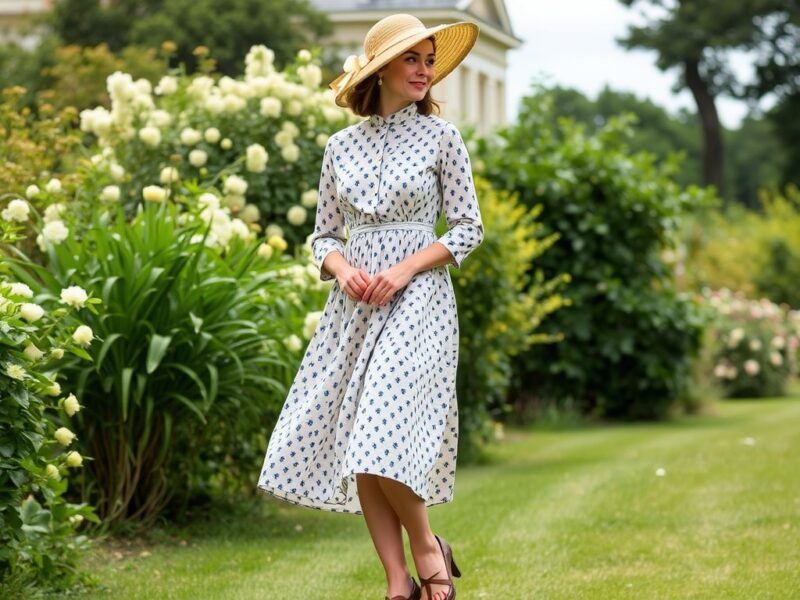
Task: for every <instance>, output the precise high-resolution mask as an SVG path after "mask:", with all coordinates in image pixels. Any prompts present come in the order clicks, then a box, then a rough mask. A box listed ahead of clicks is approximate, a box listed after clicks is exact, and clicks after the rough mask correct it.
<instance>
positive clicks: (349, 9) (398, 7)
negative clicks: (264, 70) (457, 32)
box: [311, 0, 521, 46]
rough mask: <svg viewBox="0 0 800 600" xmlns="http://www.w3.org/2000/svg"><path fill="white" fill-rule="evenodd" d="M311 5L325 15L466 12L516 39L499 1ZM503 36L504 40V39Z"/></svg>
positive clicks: (321, 1) (330, 1)
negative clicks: (391, 12) (373, 12)
mask: <svg viewBox="0 0 800 600" xmlns="http://www.w3.org/2000/svg"><path fill="white" fill-rule="evenodd" d="M311 4H312V5H313V6H314V7H315V8H316V9H317V10H320V11H322V12H326V13H339V14H346V13H363V12H366V11H384V12H385V11H395V12H409V13H411V14H415V13H421V16H422V17H424V13H426V12H442V11H447V12H460V13H466V14H468V15H470V16H471V17H473V18H474V19H475V20H477V21H479V22H483V23H486V24H487V25H490V26H492V27H494V28H496V29H497V30H498V32H502V33H501V34H500V35H502V34H505V36H508V37H507V39H509V40H512V41H515V42H517V43H512V46H517V45H518V42H520V41H521V40H519V38H517V37H516V36H515V35H514V32H513V31H512V30H511V20H510V19H509V17H508V12H507V11H506V7H505V2H503V0H311ZM505 36H504V37H505Z"/></svg>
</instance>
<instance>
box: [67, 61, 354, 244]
mask: <svg viewBox="0 0 800 600" xmlns="http://www.w3.org/2000/svg"><path fill="white" fill-rule="evenodd" d="M273 60H274V54H273V52H272V51H271V50H270V49H269V48H266V47H264V46H254V47H253V48H252V49H251V51H250V52H249V53H248V55H247V57H246V59H245V62H246V65H247V66H246V70H245V73H244V75H243V76H242V77H241V78H235V79H234V78H232V77H229V76H222V77H216V79H215V78H214V77H212V74H198V75H195V76H192V77H189V76H186V75H184V74H182V73H181V72H180V71H178V70H176V71H173V72H172V73H171V74H170V75H167V76H165V77H163V78H162V79H161V80H160V81H159V82H158V83H157V84H156V86H155V87H153V86H151V84H150V83H149V82H148V81H147V80H144V79H138V80H135V81H134V80H133V78H132V77H131V76H130V75H128V74H126V73H121V72H118V73H114V74H113V75H111V76H110V77H109V79H108V89H109V94H110V96H111V108H110V110H109V109H106V108H105V107H102V106H98V107H95V108H93V109H84V110H83V111H81V128H82V129H83V130H84V131H86V132H90V133H92V134H94V135H95V136H96V137H97V140H98V144H99V148H100V149H101V152H100V153H99V154H98V155H95V157H93V158H92V160H93V161H95V162H96V163H98V164H101V165H105V167H106V170H107V172H108V173H110V174H111V175H112V177H113V178H114V179H115V180H116V181H114V182H113V183H114V184H115V185H116V186H117V187H118V188H119V189H118V192H119V201H120V202H121V203H122V204H123V205H124V206H125V207H126V209H127V210H128V212H129V213H131V212H132V211H133V209H134V207H135V206H136V205H137V204H139V203H140V202H141V201H142V197H141V190H142V189H143V188H144V187H145V186H148V185H153V184H155V185H165V186H167V187H169V186H171V185H173V184H174V183H176V182H177V181H178V180H184V179H188V180H196V181H197V182H198V185H200V186H201V187H207V186H221V187H222V189H223V190H224V191H225V194H224V198H223V206H225V207H227V208H229V209H230V211H231V213H232V214H233V215H236V216H237V217H240V218H241V219H242V220H243V221H245V222H246V223H248V224H254V225H256V226H257V227H256V230H259V231H260V230H262V229H264V227H266V226H268V225H271V228H270V229H269V230H268V231H269V232H270V233H275V234H278V235H280V236H281V237H283V238H284V239H286V240H287V241H288V242H290V243H293V244H297V243H302V241H303V240H304V238H305V235H306V231H308V230H309V229H310V228H311V227H312V226H313V222H312V221H313V217H314V211H313V210H309V209H312V208H314V207H316V201H317V182H318V181H319V171H320V166H319V165H320V164H321V161H322V152H323V150H324V148H325V145H326V143H327V140H328V137H329V135H330V134H331V133H333V132H334V131H337V130H338V129H340V128H341V127H343V126H345V125H347V124H349V123H351V122H355V121H357V120H358V119H359V118H358V117H356V116H355V115H354V114H353V113H352V112H350V111H346V110H344V109H342V108H340V107H338V106H336V105H335V103H334V101H333V93H332V91H331V90H329V89H322V88H321V83H322V80H321V71H320V68H319V66H318V65H317V63H316V62H315V58H314V56H313V55H312V54H311V53H310V52H309V51H308V50H301V51H300V52H298V54H297V57H296V61H295V62H294V63H292V64H290V65H288V66H287V67H286V69H285V70H284V71H277V70H276V69H275V66H274V64H273ZM165 169H167V171H165ZM165 173H166V174H165Z"/></svg>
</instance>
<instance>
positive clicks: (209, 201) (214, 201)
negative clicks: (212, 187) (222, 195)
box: [197, 192, 219, 210]
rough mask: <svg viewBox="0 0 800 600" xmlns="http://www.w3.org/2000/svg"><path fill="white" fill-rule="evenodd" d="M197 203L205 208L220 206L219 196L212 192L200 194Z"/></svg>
mask: <svg viewBox="0 0 800 600" xmlns="http://www.w3.org/2000/svg"><path fill="white" fill-rule="evenodd" d="M197 203H198V204H199V205H200V206H201V207H203V208H206V207H211V208H213V209H215V210H216V209H218V208H219V198H218V197H217V195H216V194H212V193H211V192H205V193H203V194H200V196H199V197H198V198H197Z"/></svg>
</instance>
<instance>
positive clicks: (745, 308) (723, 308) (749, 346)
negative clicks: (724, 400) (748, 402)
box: [700, 288, 800, 398]
mask: <svg viewBox="0 0 800 600" xmlns="http://www.w3.org/2000/svg"><path fill="white" fill-rule="evenodd" d="M700 298H701V300H702V301H703V303H704V304H705V305H706V306H708V307H710V308H712V309H713V310H714V312H715V313H716V315H717V317H716V320H715V322H714V324H713V326H712V327H711V328H710V330H709V334H708V337H709V340H710V341H709V343H710V346H711V349H710V355H711V368H713V379H714V381H715V382H716V384H717V386H718V387H719V388H720V389H721V390H722V392H723V394H724V395H725V396H726V397H731V398H734V397H747V398H754V397H767V396H770V397H771V396H781V395H784V394H785V393H786V385H787V383H788V381H789V379H790V378H791V377H792V376H794V375H796V374H797V372H798V364H797V348H798V344H800V311H798V310H792V309H790V308H789V306H788V305H785V304H781V305H778V304H775V303H774V302H771V301H770V300H768V299H766V298H760V299H758V300H753V299H748V298H746V297H744V295H743V294H742V293H740V292H732V291H731V290H729V289H727V288H723V289H721V290H711V289H709V288H704V289H703V291H702V294H701V296H700Z"/></svg>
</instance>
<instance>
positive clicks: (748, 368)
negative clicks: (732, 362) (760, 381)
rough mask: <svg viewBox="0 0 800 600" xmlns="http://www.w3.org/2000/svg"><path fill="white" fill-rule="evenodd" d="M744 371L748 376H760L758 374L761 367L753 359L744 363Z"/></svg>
mask: <svg viewBox="0 0 800 600" xmlns="http://www.w3.org/2000/svg"><path fill="white" fill-rule="evenodd" d="M744 370H745V372H746V373H747V374H748V375H758V372H759V371H760V370H761V366H760V365H759V364H758V362H757V361H755V360H753V359H752V358H751V359H749V360H746V361H744Z"/></svg>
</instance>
